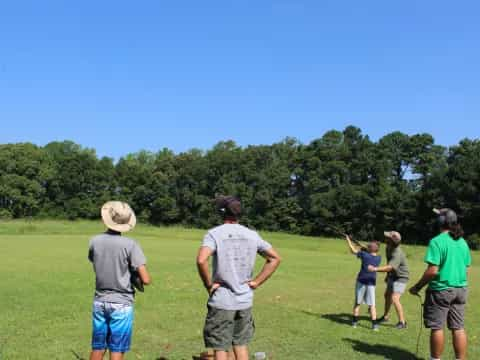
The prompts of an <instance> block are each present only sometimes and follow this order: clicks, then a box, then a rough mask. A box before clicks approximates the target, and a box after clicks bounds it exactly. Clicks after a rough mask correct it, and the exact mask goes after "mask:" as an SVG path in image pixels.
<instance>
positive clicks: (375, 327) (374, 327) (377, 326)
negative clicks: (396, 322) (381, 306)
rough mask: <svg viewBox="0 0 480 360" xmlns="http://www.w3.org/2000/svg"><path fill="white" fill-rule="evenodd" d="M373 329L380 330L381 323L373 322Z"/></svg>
mask: <svg viewBox="0 0 480 360" xmlns="http://www.w3.org/2000/svg"><path fill="white" fill-rule="evenodd" d="M372 330H373V331H380V325H378V324H376V323H375V324H372Z"/></svg>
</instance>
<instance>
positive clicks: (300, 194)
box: [0, 126, 480, 244]
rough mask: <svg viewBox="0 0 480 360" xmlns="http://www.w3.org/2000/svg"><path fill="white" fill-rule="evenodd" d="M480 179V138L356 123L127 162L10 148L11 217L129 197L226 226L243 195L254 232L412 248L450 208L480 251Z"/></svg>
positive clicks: (148, 217) (144, 206)
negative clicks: (392, 240) (342, 237)
mask: <svg viewBox="0 0 480 360" xmlns="http://www.w3.org/2000/svg"><path fill="white" fill-rule="evenodd" d="M479 174H480V141H479V140H468V139H466V140H463V141H462V142H460V144H458V145H456V146H453V147H451V148H449V149H447V148H445V147H442V146H439V145H437V144H435V141H434V139H433V137H432V136H431V135H429V134H416V135H407V134H404V133H401V132H398V131H397V132H393V133H390V134H387V135H385V136H384V137H382V138H381V139H380V140H378V141H377V142H373V141H371V140H370V138H369V137H368V136H367V135H365V134H363V133H362V131H361V130H360V129H359V128H356V127H354V126H349V127H347V128H345V129H344V130H343V131H336V130H332V131H328V132H326V133H325V134H324V135H323V136H321V137H320V138H318V139H315V140H313V141H311V142H310V143H309V144H301V143H299V142H298V141H297V140H295V139H292V138H286V139H285V140H283V141H281V142H278V143H275V144H272V145H258V146H247V147H241V146H239V145H237V144H236V143H235V142H233V141H222V142H219V143H218V144H216V145H215V146H213V147H212V148H211V149H210V150H208V151H202V150H198V149H192V150H189V151H186V152H182V153H179V154H175V153H173V152H172V151H171V150H168V149H163V150H161V151H159V152H157V153H153V152H148V151H139V152H137V153H134V154H128V155H126V156H124V157H122V158H120V159H119V160H118V161H117V162H116V163H114V162H113V160H112V159H110V158H106V157H104V158H99V157H98V156H97V155H96V153H95V151H94V150H92V149H86V148H83V147H81V146H80V145H78V144H75V143H73V142H71V141H64V142H52V143H50V144H48V145H46V146H45V147H43V148H42V147H38V146H35V145H32V144H6V145H0V217H17V218H18V217H27V216H50V217H62V218H69V219H76V218H97V217H98V216H99V208H100V206H101V204H102V203H103V202H105V201H107V200H110V199H119V200H125V201H128V202H129V203H130V204H131V205H132V207H133V208H134V209H135V211H136V213H137V216H138V218H139V220H140V221H144V222H148V223H151V224H155V225H170V224H183V225H186V226H196V227H204V228H206V227H209V226H213V225H215V224H217V223H218V222H219V220H220V219H219V217H218V214H216V213H215V212H214V211H213V205H212V200H213V199H214V198H215V196H216V195H219V194H232V195H236V196H238V197H240V198H241V200H242V203H243V205H244V215H243V219H242V221H243V222H244V223H245V224H247V225H248V226H251V227H253V228H257V229H264V230H273V231H287V232H292V233H300V234H306V235H321V234H329V235H333V234H337V233H338V231H346V232H350V233H353V234H355V236H356V237H357V238H359V239H374V238H381V237H382V233H383V231H384V230H390V229H396V230H399V231H400V232H401V233H402V234H403V236H404V238H405V241H406V242H420V243H425V242H426V241H427V240H428V239H429V238H430V237H431V235H432V234H433V233H434V231H435V218H434V216H433V215H432V208H433V207H444V206H448V207H452V208H454V209H456V210H458V211H459V213H460V214H461V216H462V218H461V219H462V222H463V224H464V225H465V229H466V230H467V234H468V235H469V238H470V239H471V242H472V244H473V243H474V242H475V241H474V239H477V242H478V243H479V244H480V225H478V222H477V218H478V217H479V216H480V196H479V194H480V175H479ZM472 234H473V236H471V235H472ZM474 234H477V235H474Z"/></svg>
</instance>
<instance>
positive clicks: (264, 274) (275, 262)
mask: <svg viewBox="0 0 480 360" xmlns="http://www.w3.org/2000/svg"><path fill="white" fill-rule="evenodd" d="M260 255H262V256H263V257H264V258H265V265H263V268H262V270H261V271H260V273H259V274H258V275H257V276H256V277H255V279H253V280H252V281H249V282H248V286H250V287H251V288H252V289H254V290H255V289H256V288H258V287H259V286H260V285H262V284H263V283H264V282H265V281H267V280H268V278H270V276H272V274H273V273H274V272H275V270H277V268H278V266H279V265H280V262H281V261H282V259H281V258H280V255H279V254H278V252H277V251H276V250H275V249H274V248H270V249H268V250H267V251H265V252H264V253H261V254H260Z"/></svg>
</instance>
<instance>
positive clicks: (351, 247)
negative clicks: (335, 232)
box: [345, 235, 360, 255]
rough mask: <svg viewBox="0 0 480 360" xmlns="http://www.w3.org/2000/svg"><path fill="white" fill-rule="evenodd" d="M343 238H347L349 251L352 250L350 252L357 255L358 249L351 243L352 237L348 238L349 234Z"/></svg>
mask: <svg viewBox="0 0 480 360" xmlns="http://www.w3.org/2000/svg"><path fill="white" fill-rule="evenodd" d="M345 239H346V240H347V244H348V247H349V248H350V251H351V252H352V254H355V255H357V254H358V252H359V251H360V250H359V249H358V248H357V247H356V246H355V245H353V243H352V239H350V236H349V235H345Z"/></svg>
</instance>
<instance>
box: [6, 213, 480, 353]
mask: <svg viewBox="0 0 480 360" xmlns="http://www.w3.org/2000/svg"><path fill="white" fill-rule="evenodd" d="M101 231H103V226H102V224H101V223H100V222H98V223H96V222H76V223H70V222H53V221H44V222H6V223H5V222H4V223H1V224H0V241H1V249H2V251H1V257H2V259H1V268H2V270H1V274H2V282H1V283H0V308H1V317H0V319H1V325H0V358H1V359H2V360H3V359H42V360H47V359H62V360H65V359H87V358H88V354H89V344H90V326H91V325H90V324H91V320H90V310H91V303H92V296H93V288H94V276H93V272H92V267H91V265H90V264H89V263H88V261H87V245H88V240H89V238H90V237H91V236H92V235H94V234H96V233H99V232H101ZM203 234H204V231H203V230H189V229H182V228H154V227H148V226H139V227H137V229H136V230H135V231H134V232H132V233H131V236H132V237H134V238H136V239H137V240H138V241H139V243H140V244H141V245H142V247H143V249H144V251H145V253H146V255H147V257H148V261H149V262H148V267H149V270H150V272H151V274H152V277H153V280H154V284H153V285H152V286H151V287H150V288H148V289H147V291H146V292H145V293H144V294H140V295H139V296H138V297H137V303H136V320H135V329H134V337H133V348H132V351H131V353H129V355H128V356H127V359H149V360H156V359H159V358H161V357H165V358H166V359H174V360H181V359H191V358H192V355H194V354H198V353H199V352H200V351H202V350H203V346H202V345H203V344H202V326H203V321H204V316H205V311H206V307H205V302H206V293H205V291H204V290H203V288H202V286H201V282H200V280H199V279H198V276H197V273H196V266H195V255H196V252H197V249H198V247H199V244H200V241H201V239H202V236H203ZM263 236H264V238H265V239H267V240H268V241H270V242H272V243H273V244H274V246H275V247H276V248H277V249H278V250H279V251H280V253H281V255H282V257H283V263H282V265H281V267H280V269H279V270H278V272H277V273H276V274H275V275H274V277H273V278H272V279H271V280H270V281H269V282H268V283H267V284H266V285H265V286H264V287H262V288H261V289H259V290H258V291H257V293H256V298H255V307H254V313H255V318H256V325H257V332H256V337H255V341H254V342H253V343H252V345H251V350H252V352H253V351H265V352H266V353H267V354H269V359H277V360H278V359H297V360H298V359H300V360H306V359H332V360H334V359H397V360H408V359H415V357H414V353H415V347H416V339H417V333H418V329H419V316H420V313H419V302H418V300H417V299H416V298H414V297H412V296H409V295H405V296H404V301H403V302H404V305H405V308H406V313H407V320H408V321H409V328H408V330H406V331H398V330H395V329H393V328H392V327H388V326H384V327H382V328H381V331H380V332H378V333H374V332H372V331H371V330H370V329H369V325H370V323H369V321H368V320H367V319H366V318H365V319H364V320H363V321H361V323H360V325H361V326H360V327H359V328H357V329H352V328H351V327H350V326H349V321H350V318H349V314H350V312H351V305H352V301H353V287H354V282H355V276H356V273H357V271H358V267H359V263H358V261H357V260H356V259H355V258H354V257H353V256H351V255H350V254H349V252H348V251H347V247H346V245H345V243H344V242H343V241H337V240H328V239H320V238H307V237H300V236H291V235H286V234H272V233H263ZM424 251H425V248H422V247H406V252H407V255H408V257H409V260H410V264H411V270H412V275H413V278H415V279H416V278H418V277H419V276H420V274H421V272H422V270H423V268H424V265H423V264H422V262H421V259H422V256H423V254H424ZM382 252H384V248H382ZM479 258H480V256H479V254H474V263H475V264H476V265H475V266H474V267H473V269H472V272H471V285H472V286H471V292H470V300H469V302H470V305H469V307H468V315H467V322H468V330H469V338H470V345H469V353H470V354H469V355H470V356H469V358H470V359H479V358H480V346H479V345H478V340H479V339H478V338H479V336H480V330H479V328H480V309H479V308H478V307H476V306H475V305H476V304H478V302H479V300H480V289H479V288H478V287H477V286H476V283H477V279H478V278H479V275H480V269H479V267H478V265H477V264H478V260H479ZM259 260H260V259H259ZM257 264H258V265H260V264H261V261H258V263H257ZM383 290H384V284H383V282H382V281H379V286H378V290H377V301H378V302H379V306H378V307H379V312H381V311H382V310H383V304H382V303H381V300H382V293H383ZM363 314H365V315H366V309H364V310H363ZM394 318H395V317H394ZM427 343H428V332H427V331H426V330H424V331H423V335H422V342H421V348H420V354H421V356H420V358H421V359H427V355H428V347H427ZM450 347H451V346H450V339H449V341H448V344H447V351H446V354H445V357H444V358H445V359H452V358H453V355H452V352H451V350H450Z"/></svg>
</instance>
